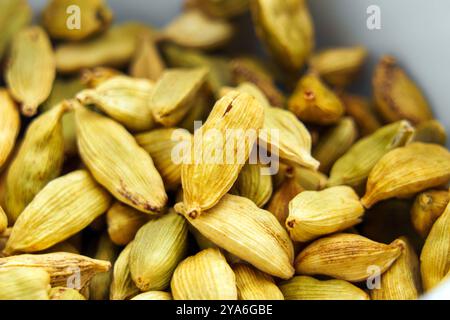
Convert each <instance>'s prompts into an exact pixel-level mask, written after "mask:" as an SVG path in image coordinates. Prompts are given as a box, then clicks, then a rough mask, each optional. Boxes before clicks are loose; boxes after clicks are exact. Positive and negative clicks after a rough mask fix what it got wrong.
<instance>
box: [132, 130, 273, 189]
mask: <svg viewBox="0 0 450 320" xmlns="http://www.w3.org/2000/svg"><path fill="white" fill-rule="evenodd" d="M135 138H136V141H137V143H138V144H139V145H140V146H141V147H142V148H143V149H144V150H145V151H147V152H148V153H149V154H150V156H151V157H152V159H153V162H154V163H155V167H156V169H157V170H158V172H159V173H160V174H161V177H162V179H163V181H164V186H165V187H166V189H167V190H176V189H177V188H178V187H179V185H180V184H181V163H177V162H175V161H174V159H172V156H173V155H172V152H173V150H174V148H177V147H179V146H180V145H183V144H184V143H185V144H186V146H189V145H190V143H191V139H192V135H191V134H190V133H189V132H188V131H186V130H183V129H177V128H163V129H155V130H152V131H149V132H146V133H141V134H138V135H136V136H135ZM181 152H182V150H181ZM181 156H183V155H181ZM269 178H270V177H269Z"/></svg>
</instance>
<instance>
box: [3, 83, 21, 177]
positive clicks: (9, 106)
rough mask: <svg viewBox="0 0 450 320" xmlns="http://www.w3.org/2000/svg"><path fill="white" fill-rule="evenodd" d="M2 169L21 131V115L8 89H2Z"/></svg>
mask: <svg viewBox="0 0 450 320" xmlns="http://www.w3.org/2000/svg"><path fill="white" fill-rule="evenodd" d="M0 113H1V114H2V116H1V117H0V169H1V168H2V167H3V165H4V164H5V162H6V161H7V160H8V158H9V156H10V154H11V152H12V151H13V149H14V146H15V143H16V138H17V135H18V134H19V131H20V115H19V110H18V109H17V105H16V103H15V102H14V101H13V99H12V98H11V96H10V95H9V93H8V91H7V90H6V89H3V88H0Z"/></svg>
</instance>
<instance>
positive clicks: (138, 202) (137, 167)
mask: <svg viewBox="0 0 450 320" xmlns="http://www.w3.org/2000/svg"><path fill="white" fill-rule="evenodd" d="M75 120H76V125H77V142H78V149H79V153H80V156H81V158H82V160H83V162H84V164H85V165H86V166H87V167H88V168H89V170H90V171H91V172H92V175H93V176H94V177H95V179H96V180H97V181H98V182H99V183H100V184H101V185H103V186H104V187H105V188H106V189H108V190H109V192H111V194H112V195H114V196H115V197H116V198H117V199H118V200H119V201H121V202H124V203H125V204H127V205H130V206H132V207H134V208H136V209H137V210H139V211H142V212H146V213H154V212H159V211H161V210H162V209H163V208H164V206H165V205H166V202H167V195H166V192H165V190H164V184H163V181H162V179H161V176H160V174H159V172H158V171H157V170H156V168H155V166H154V164H153V161H152V159H151V157H150V156H149V154H148V153H147V152H145V150H144V149H142V148H141V147H139V145H138V144H137V143H136V140H135V139H134V138H133V136H132V135H131V134H130V133H128V131H126V129H125V128H124V127H122V126H121V125H120V124H118V123H117V122H115V121H113V120H111V119H109V118H106V117H104V116H101V115H100V114H97V113H95V112H92V111H89V110H88V109H86V108H85V107H83V106H80V105H76V107H75Z"/></svg>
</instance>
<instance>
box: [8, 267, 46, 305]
mask: <svg viewBox="0 0 450 320" xmlns="http://www.w3.org/2000/svg"><path fill="white" fill-rule="evenodd" d="M49 290H50V277H49V275H48V273H47V272H45V270H42V269H29V268H10V269H7V270H0V300H48V299H49V298H48V292H49Z"/></svg>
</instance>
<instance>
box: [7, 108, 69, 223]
mask: <svg viewBox="0 0 450 320" xmlns="http://www.w3.org/2000/svg"><path fill="white" fill-rule="evenodd" d="M66 110H67V106H66V105H65V104H64V103H62V104H59V105H58V106H56V107H55V108H53V109H51V110H49V111H47V112H45V113H43V114H42V115H40V116H39V117H37V118H36V119H35V120H34V121H33V122H32V123H31V125H30V126H29V127H28V129H27V131H26V134H25V138H24V139H23V141H22V144H21V145H20V147H19V151H18V153H17V155H16V156H15V157H14V159H13V160H12V162H11V166H10V167H9V169H8V175H7V177H6V186H5V205H6V206H5V209H6V212H7V213H8V218H9V220H10V222H11V223H14V222H15V221H16V220H17V218H18V217H19V215H20V214H21V213H22V212H23V210H24V209H25V207H26V206H27V205H28V204H29V203H30V202H31V201H32V200H33V198H34V197H35V196H36V195H37V194H38V193H39V191H41V190H42V189H43V188H44V187H45V186H46V185H47V183H48V182H50V181H51V180H53V179H54V178H56V177H58V176H59V175H60V173H61V170H62V166H63V162H64V137H63V130H62V121H61V118H62V116H63V115H64V113H65V112H66Z"/></svg>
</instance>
